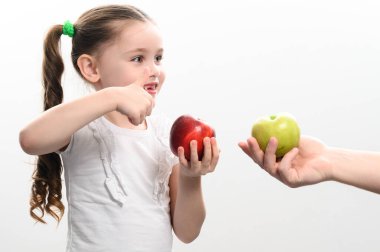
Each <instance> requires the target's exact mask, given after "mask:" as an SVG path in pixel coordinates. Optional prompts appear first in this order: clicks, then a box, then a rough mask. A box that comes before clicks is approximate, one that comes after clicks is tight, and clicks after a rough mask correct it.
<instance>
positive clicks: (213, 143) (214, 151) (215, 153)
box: [210, 137, 220, 172]
mask: <svg viewBox="0 0 380 252" xmlns="http://www.w3.org/2000/svg"><path fill="white" fill-rule="evenodd" d="M210 140H211V150H212V159H211V163H210V169H211V171H212V172H213V171H214V170H215V168H216V165H217V163H218V161H219V153H220V150H219V147H218V143H217V142H216V138H215V137H212V138H211V139H210Z"/></svg>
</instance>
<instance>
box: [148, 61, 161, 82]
mask: <svg viewBox="0 0 380 252" xmlns="http://www.w3.org/2000/svg"><path fill="white" fill-rule="evenodd" d="M160 73H161V70H160V66H159V65H157V64H156V62H152V63H150V64H149V77H151V78H158V77H159V76H160Z"/></svg>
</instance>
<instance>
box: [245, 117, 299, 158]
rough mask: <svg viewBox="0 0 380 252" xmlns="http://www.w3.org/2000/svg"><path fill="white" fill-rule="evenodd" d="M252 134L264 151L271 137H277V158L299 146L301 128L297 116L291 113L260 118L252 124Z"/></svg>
mask: <svg viewBox="0 0 380 252" xmlns="http://www.w3.org/2000/svg"><path fill="white" fill-rule="evenodd" d="M251 134H252V136H253V137H254V138H256V140H257V142H258V144H259V146H260V149H262V150H263V151H265V148H266V147H267V145H268V142H269V139H270V138H271V137H275V138H277V141H278V147H277V151H276V157H277V158H280V157H283V156H284V155H285V154H286V153H287V152H288V151H290V150H291V149H293V148H294V147H297V146H298V143H299V140H300V128H299V126H298V124H297V121H296V120H295V118H294V117H293V116H292V115H291V114H289V113H279V114H276V115H270V116H265V117H261V118H258V120H257V121H256V122H255V123H254V124H253V126H252V132H251Z"/></svg>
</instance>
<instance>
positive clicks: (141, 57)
mask: <svg viewBox="0 0 380 252" xmlns="http://www.w3.org/2000/svg"><path fill="white" fill-rule="evenodd" d="M131 61H133V62H142V61H143V56H136V57H133V58H132V60H131Z"/></svg>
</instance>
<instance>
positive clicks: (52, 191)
mask: <svg viewBox="0 0 380 252" xmlns="http://www.w3.org/2000/svg"><path fill="white" fill-rule="evenodd" d="M61 35H62V25H56V26H53V27H52V28H51V29H50V30H49V32H48V34H47V35H46V38H45V41H44V59H43V64H42V79H43V87H44V110H48V109H50V108H52V107H54V106H56V105H58V104H60V103H62V100H63V89H62V85H61V77H62V74H63V70H64V64H63V59H62V56H61V53H60V38H61ZM62 171H63V167H62V162H61V158H60V156H59V155H58V154H57V153H48V154H44V155H40V156H38V158H37V166H36V168H35V170H34V173H33V185H32V192H31V198H30V215H31V216H32V218H33V219H35V220H36V221H38V222H41V223H46V222H45V221H44V220H43V217H44V215H45V212H46V213H48V214H50V215H51V216H52V217H53V218H54V219H56V220H57V221H58V222H59V221H60V220H61V219H62V216H63V213H64V210H65V207H64V205H63V204H62V202H61V199H62V180H61V175H62ZM36 210H39V211H40V214H39V215H38V214H36V213H35V211H36Z"/></svg>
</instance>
